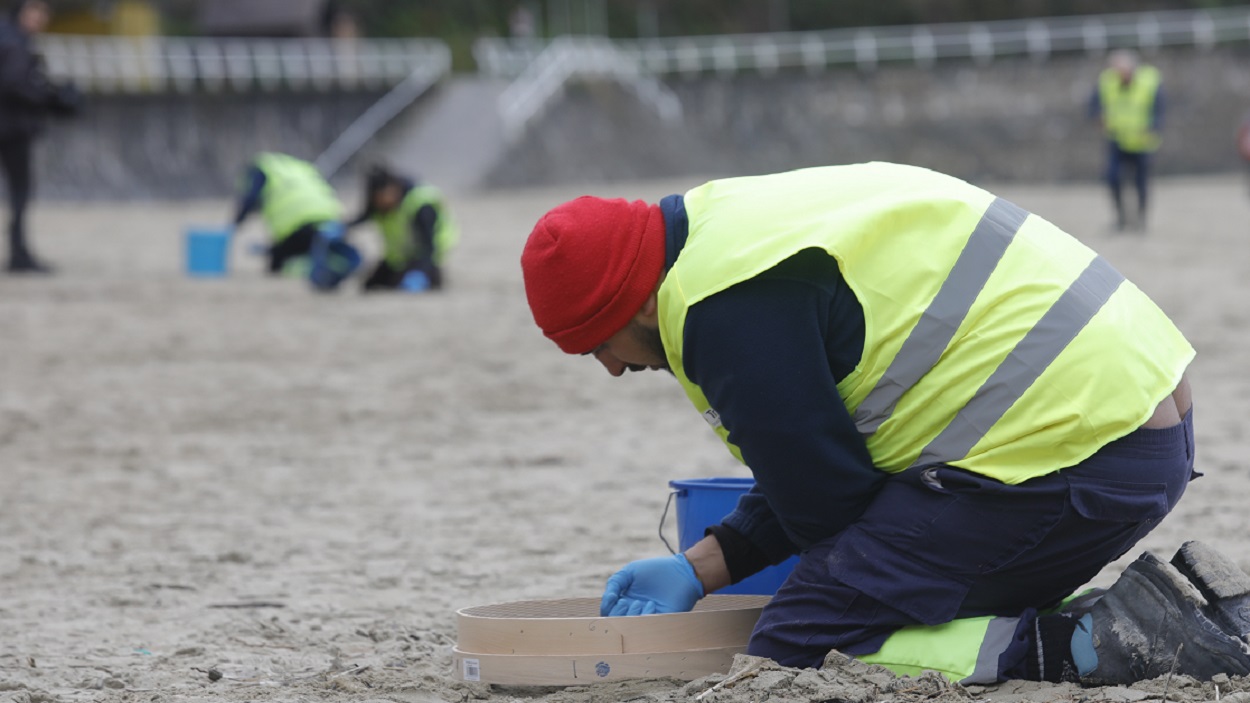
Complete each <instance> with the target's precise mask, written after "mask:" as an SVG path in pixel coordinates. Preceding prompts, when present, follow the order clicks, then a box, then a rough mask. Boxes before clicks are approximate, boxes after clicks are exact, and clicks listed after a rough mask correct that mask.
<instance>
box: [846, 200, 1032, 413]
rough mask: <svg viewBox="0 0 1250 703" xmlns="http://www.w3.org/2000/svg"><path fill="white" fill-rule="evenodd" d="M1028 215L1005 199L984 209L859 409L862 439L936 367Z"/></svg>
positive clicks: (996, 201)
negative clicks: (917, 318) (940, 283)
mask: <svg viewBox="0 0 1250 703" xmlns="http://www.w3.org/2000/svg"><path fill="white" fill-rule="evenodd" d="M1028 216H1029V213H1028V212H1027V211H1025V210H1023V209H1021V208H1019V207H1017V206H1016V205H1015V204H1013V203H1010V202H1008V201H1006V200H1003V199H1002V198H998V199H996V200H995V201H994V202H992V203H990V206H989V207H988V208H986V210H985V214H984V215H982V216H981V221H980V222H978V223H977V226H976V227H975V228H974V229H973V230H972V235H971V236H969V237H968V243H967V244H965V245H964V248H963V251H961V252H959V258H958V259H957V260H956V261H955V266H954V267H953V268H951V272H950V274H949V275H947V277H946V280H945V281H943V282H942V287H941V288H939V289H938V292H937V295H935V296H933V301H932V302H930V303H929V307H928V308H926V309H925V311H924V314H923V315H921V317H920V320H919V321H918V322H916V326H915V327H913V328H912V331H911V333H909V334H908V335H907V339H906V340H904V341H903V346H902V347H900V348H899V350H898V354H896V355H895V356H894V360H893V361H891V362H890V366H889V368H887V369H886V370H885V373H884V374H883V375H882V376H881V380H879V381H877V385H876V386H874V387H873V389H872V390H871V391H869V392H868V395H867V396H865V397H864V400H863V402H861V403H860V404H859V407H858V408H856V409H855V424H856V426H857V427H858V428H859V432H860V434H862V435H865V436H867V435H871V434H872V433H873V432H876V431H877V428H878V427H880V426H881V423H883V422H885V421H886V420H887V419H889V417H890V414H891V413H893V412H894V405H895V404H896V403H898V400H899V398H902V397H903V394H904V393H906V392H907V390H908V389H909V388H911V387H912V386H914V385H916V382H917V381H919V380H920V379H921V377H923V376H924V375H925V374H926V373H928V372H929V370H930V369H932V368H933V366H934V365H935V364H937V361H938V359H939V358H941V356H942V352H944V351H946V346H947V345H948V344H950V341H951V339H952V338H953V337H954V336H955V332H956V330H958V329H959V326H960V325H961V324H963V321H964V318H965V317H967V316H968V311H969V310H971V309H972V303H973V301H975V300H976V299H977V296H978V295H980V294H981V289H983V288H984V287H985V282H986V281H988V280H989V278H990V274H991V273H993V272H994V268H995V267H996V266H998V262H999V260H1000V259H1002V258H1003V253H1004V252H1006V251H1007V247H1008V246H1009V245H1010V244H1011V241H1012V239H1013V238H1014V237H1015V236H1016V232H1017V231H1019V229H1020V226H1021V225H1023V224H1024V220H1025V219H1026V218H1027V217H1028Z"/></svg>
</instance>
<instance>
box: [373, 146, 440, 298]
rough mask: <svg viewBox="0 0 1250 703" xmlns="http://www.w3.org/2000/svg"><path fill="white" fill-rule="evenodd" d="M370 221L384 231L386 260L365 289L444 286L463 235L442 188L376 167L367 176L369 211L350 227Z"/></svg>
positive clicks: (420, 289) (437, 287)
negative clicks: (448, 263) (445, 270)
mask: <svg viewBox="0 0 1250 703" xmlns="http://www.w3.org/2000/svg"><path fill="white" fill-rule="evenodd" d="M367 220H373V221H374V222H375V223H377V226H378V229H379V230H380V231H381V234H382V258H381V260H380V261H378V265H377V267H376V268H375V269H374V270H373V273H371V274H369V277H368V278H366V279H365V282H364V289H365V290H366V291H376V290H406V291H413V292H417V291H424V290H438V289H440V288H442V287H443V264H444V262H445V260H446V258H447V254H448V252H449V251H450V250H451V248H452V247H453V246H455V244H456V241H457V240H458V239H459V231H458V230H457V229H456V225H455V223H454V222H453V221H452V219H451V217H450V215H449V214H448V212H447V207H446V205H445V204H444V202H443V196H442V193H440V192H439V190H438V189H437V188H434V187H433V186H429V185H425V184H423V183H418V182H416V181H414V180H411V179H408V178H405V177H403V176H400V175H398V174H395V173H393V172H391V171H390V170H388V169H386V168H383V167H374V168H373V169H372V170H371V171H370V172H369V174H368V175H367V176H366V178H365V207H364V209H363V211H362V212H361V214H360V215H359V216H357V217H356V218H355V219H354V220H353V221H352V223H351V225H350V226H356V225H358V224H361V223H363V222H365V221H367Z"/></svg>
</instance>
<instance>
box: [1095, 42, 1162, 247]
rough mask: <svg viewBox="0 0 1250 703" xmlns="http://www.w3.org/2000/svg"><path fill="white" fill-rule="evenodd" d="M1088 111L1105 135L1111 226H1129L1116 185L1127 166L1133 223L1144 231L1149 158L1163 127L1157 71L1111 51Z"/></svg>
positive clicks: (1132, 55) (1133, 57) (1130, 55)
mask: <svg viewBox="0 0 1250 703" xmlns="http://www.w3.org/2000/svg"><path fill="white" fill-rule="evenodd" d="M1089 109H1090V115H1091V116H1092V117H1094V118H1097V119H1098V120H1099V123H1100V124H1101V125H1102V128H1103V132H1104V133H1105V134H1106V135H1107V173H1106V179H1107V184H1108V185H1109V186H1110V187H1111V201H1112V203H1113V204H1114V205H1115V213H1116V221H1115V223H1116V229H1119V230H1123V229H1125V228H1127V227H1128V226H1129V221H1128V217H1127V215H1126V213H1125V208H1124V198H1123V196H1122V194H1121V187H1120V182H1121V179H1120V174H1121V172H1122V171H1123V169H1124V166H1125V164H1128V165H1129V166H1130V167H1131V168H1132V169H1133V182H1134V184H1135V185H1136V187H1137V219H1136V221H1135V222H1134V223H1133V226H1134V227H1135V228H1137V229H1139V230H1144V229H1145V227H1146V202H1147V197H1146V196H1147V192H1148V184H1149V179H1150V166H1151V164H1150V161H1151V159H1150V156H1151V154H1153V153H1154V152H1155V150H1156V149H1158V148H1159V130H1160V129H1161V128H1162V127H1163V89H1162V88H1161V87H1160V84H1159V71H1158V69H1156V68H1155V67H1154V66H1147V65H1144V64H1139V63H1138V60H1137V55H1136V54H1135V53H1133V52H1132V51H1129V50H1127V49H1119V50H1116V51H1113V52H1111V55H1110V56H1109V57H1108V59H1107V68H1106V69H1104V70H1103V72H1102V73H1101V74H1100V75H1099V76H1098V88H1097V89H1096V90H1095V91H1094V94H1093V96H1092V97H1091V98H1090V108H1089Z"/></svg>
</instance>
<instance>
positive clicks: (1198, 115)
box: [489, 48, 1250, 186]
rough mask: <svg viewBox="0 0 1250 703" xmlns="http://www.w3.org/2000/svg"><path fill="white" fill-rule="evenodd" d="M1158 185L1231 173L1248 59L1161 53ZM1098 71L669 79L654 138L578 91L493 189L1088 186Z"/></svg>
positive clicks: (1037, 68) (621, 98) (622, 104)
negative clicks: (677, 108) (924, 175)
mask: <svg viewBox="0 0 1250 703" xmlns="http://www.w3.org/2000/svg"><path fill="white" fill-rule="evenodd" d="M1147 60H1148V61H1150V62H1151V63H1154V64H1155V65H1157V66H1158V67H1159V68H1160V70H1161V71H1162V74H1163V81H1164V91H1165V98H1166V105H1167V114H1166V118H1165V126H1164V130H1163V132H1164V139H1165V141H1164V146H1163V147H1162V149H1161V150H1160V152H1159V153H1158V156H1157V159H1156V163H1157V171H1158V172H1159V173H1207V172H1219V171H1228V170H1233V169H1235V168H1237V167H1238V163H1239V162H1238V160H1237V158H1236V156H1235V155H1234V152H1233V151H1232V149H1233V132H1234V130H1235V128H1236V125H1237V123H1238V121H1239V120H1240V118H1241V116H1242V115H1243V114H1244V113H1245V112H1246V110H1247V109H1248V108H1250V71H1247V65H1248V64H1250V50H1248V49H1246V48H1236V49H1221V50H1219V51H1215V52H1210V53H1205V52H1203V53H1200V52H1197V51H1194V50H1177V51H1168V52H1164V53H1160V54H1156V55H1153V56H1149V57H1148V58H1147ZM1101 68H1102V57H1100V56H1064V57H1058V58H1053V59H1051V60H1049V61H1046V62H1033V61H1031V60H1029V59H1026V58H1021V59H1013V60H1003V61H997V62H995V63H993V64H990V65H988V66H977V65H975V64H973V63H971V62H945V63H940V64H938V65H937V66H935V67H934V68H932V69H923V68H920V67H916V66H914V65H910V64H908V65H888V64H884V65H882V66H880V67H879V68H878V69H877V70H876V71H874V72H870V73H865V72H861V71H858V70H856V69H853V68H846V69H839V70H830V71H827V72H825V73H823V74H820V75H814V76H813V75H807V74H804V73H787V74H778V75H775V76H772V77H762V76H736V77H728V78H719V77H714V76H705V77H699V78H697V79H693V80H683V79H681V78H674V79H670V80H668V81H667V84H668V85H669V86H670V87H671V88H672V89H673V90H674V91H675V92H676V93H677V94H678V95H679V97H680V98H681V102H682V105H683V106H684V109H685V123H684V124H683V125H681V126H677V127H673V126H669V125H665V124H664V123H662V122H660V121H659V120H658V119H657V118H656V117H655V116H654V115H653V114H651V113H649V112H648V110H647V109H646V108H645V107H644V106H642V105H641V104H639V103H638V101H637V100H636V99H634V98H633V97H632V95H631V94H630V93H629V92H628V91H625V90H623V89H622V88H620V87H619V86H612V85H596V86H589V85H580V86H572V87H570V89H569V90H568V91H567V92H566V95H565V97H564V98H563V99H562V100H561V101H560V102H559V103H557V104H556V105H554V106H553V107H552V109H551V110H549V111H548V112H547V114H546V115H545V116H544V117H543V118H542V119H541V120H539V121H537V122H536V123H535V124H534V125H533V126H532V127H531V129H530V131H529V133H528V134H527V135H526V137H525V139H523V140H522V141H520V142H518V143H517V144H515V145H513V146H512V148H511V150H510V153H509V154H508V155H507V156H506V157H505V158H504V159H502V160H501V161H500V163H499V166H498V167H497V168H496V169H494V170H493V172H492V174H491V176H490V178H489V183H490V184H491V185H494V186H511V185H528V184H538V183H558V182H575V181H604V180H618V179H632V178H640V177H655V176H672V175H690V174H700V175H728V174H747V173H766V172H771V171H777V170H785V169H790V168H797V167H802V166H809V165H818V164H828V163H847V162H856V161H866V160H874V159H877V160H889V161H901V162H908V163H915V164H921V165H925V166H929V167H931V168H936V169H939V170H943V171H947V172H949V173H953V174H956V175H959V176H961V177H964V178H971V179H996V180H1021V181H1064V180H1082V179H1093V178H1098V177H1099V176H1100V174H1101V171H1102V168H1103V158H1104V153H1105V152H1104V144H1103V140H1102V137H1101V134H1100V132H1099V130H1098V128H1097V126H1096V125H1095V124H1093V123H1091V122H1090V121H1089V120H1088V119H1087V117H1086V111H1087V104H1088V100H1089V97H1090V94H1091V92H1092V90H1093V86H1094V82H1095V81H1096V78H1097V74H1098V72H1099V71H1100V70H1101Z"/></svg>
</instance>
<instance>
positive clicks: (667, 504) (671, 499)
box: [659, 491, 680, 554]
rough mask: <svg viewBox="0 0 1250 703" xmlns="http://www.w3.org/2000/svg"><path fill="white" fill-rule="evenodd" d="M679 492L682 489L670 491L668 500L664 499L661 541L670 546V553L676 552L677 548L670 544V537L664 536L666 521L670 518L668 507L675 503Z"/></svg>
mask: <svg viewBox="0 0 1250 703" xmlns="http://www.w3.org/2000/svg"><path fill="white" fill-rule="evenodd" d="M679 492H680V491H669V492H668V500H666V501H664V512H663V513H661V514H660V529H659V533H660V541H661V542H663V543H664V546H665V547H667V548H668V552H669V554H676V553H677V550H676V549H673V545H671V544H669V543H668V538H667V537H665V536H664V522H665V520H667V519H668V509H669V507H670V506H671V505H672V504H673V496H675V495H677V494H678V493H679Z"/></svg>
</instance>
